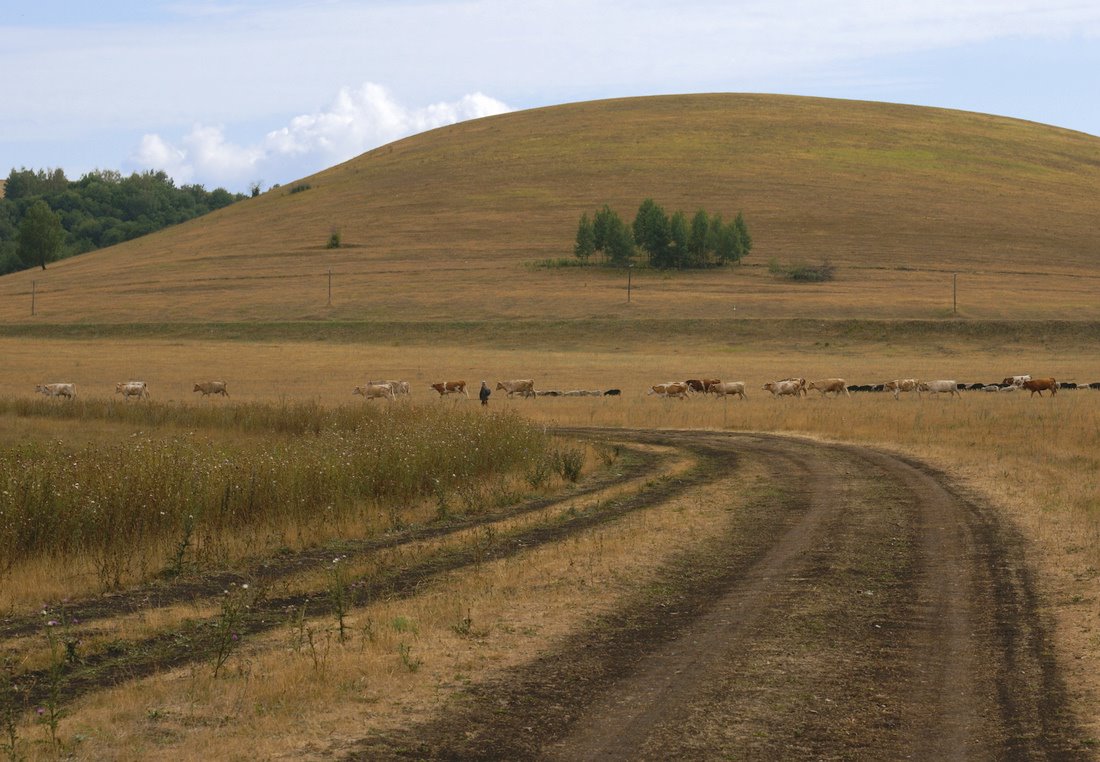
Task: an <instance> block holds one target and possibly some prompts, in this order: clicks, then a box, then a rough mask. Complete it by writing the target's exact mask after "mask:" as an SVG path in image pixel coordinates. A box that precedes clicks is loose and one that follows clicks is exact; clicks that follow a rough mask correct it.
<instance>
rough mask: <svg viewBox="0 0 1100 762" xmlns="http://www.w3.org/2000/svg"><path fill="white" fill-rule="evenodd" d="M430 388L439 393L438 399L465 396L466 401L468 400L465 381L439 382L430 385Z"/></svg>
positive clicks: (468, 395)
mask: <svg viewBox="0 0 1100 762" xmlns="http://www.w3.org/2000/svg"><path fill="white" fill-rule="evenodd" d="M432 388H433V389H435V390H436V391H437V392H439V399H443V398H444V397H445V396H446V395H448V394H465V395H466V399H470V394H469V392H467V391H466V382H465V381H440V382H439V383H436V384H432Z"/></svg>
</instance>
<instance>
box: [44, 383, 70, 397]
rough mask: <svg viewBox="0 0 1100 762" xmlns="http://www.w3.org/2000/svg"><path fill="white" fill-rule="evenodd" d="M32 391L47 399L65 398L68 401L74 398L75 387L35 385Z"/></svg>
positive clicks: (66, 385) (67, 385) (68, 385)
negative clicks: (43, 395)
mask: <svg viewBox="0 0 1100 762" xmlns="http://www.w3.org/2000/svg"><path fill="white" fill-rule="evenodd" d="M34 390H35V391H36V392H39V393H41V394H45V395H46V396H47V397H67V398H69V399H74V398H75V397H76V386H75V385H74V384H35V385H34Z"/></svg>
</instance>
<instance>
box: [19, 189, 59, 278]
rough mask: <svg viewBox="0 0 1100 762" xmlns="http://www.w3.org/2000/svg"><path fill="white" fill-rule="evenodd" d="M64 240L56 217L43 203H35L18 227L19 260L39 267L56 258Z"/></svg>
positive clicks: (44, 266) (43, 266)
mask: <svg viewBox="0 0 1100 762" xmlns="http://www.w3.org/2000/svg"><path fill="white" fill-rule="evenodd" d="M64 239H65V229H64V228H63V227H61V218H60V217H58V216H57V215H56V214H55V213H54V212H53V211H52V210H51V209H50V206H49V204H47V203H46V202H45V201H42V200H39V201H35V202H34V203H33V204H32V205H31V208H30V209H28V210H27V213H26V214H25V215H23V222H22V224H21V225H20V226H19V258H20V259H22V260H23V261H24V262H26V263H27V264H29V265H31V266H33V265H41V266H42V269H43V270H45V269H46V263H47V262H52V261H53V260H54V259H56V258H57V253H58V251H59V250H60V249H61V242H62V241H63V240H64Z"/></svg>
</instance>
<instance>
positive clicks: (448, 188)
mask: <svg viewBox="0 0 1100 762" xmlns="http://www.w3.org/2000/svg"><path fill="white" fill-rule="evenodd" d="M305 182H306V183H308V184H309V185H310V186H311V188H310V189H309V190H307V191H305V192H301V193H290V192H289V188H288V187H284V188H279V189H275V190H273V191H270V192H268V193H265V194H263V195H262V196H260V197H258V198H255V199H249V200H247V201H244V202H241V203H240V204H236V205H234V206H232V207H230V208H227V209H224V210H221V211H219V212H217V213H215V214H212V215H209V216H207V217H204V218H201V219H197V220H193V221H191V222H189V223H186V224H184V225H180V226H178V227H176V228H172V229H169V230H166V231H162V232H161V233H158V234H155V235H152V236H148V237H146V238H142V239H139V240H136V241H132V242H129V243H127V244H124V245H122V246H118V247H114V248H112V249H109V250H104V251H100V252H96V253H92V254H88V255H84V256H81V257H77V258H74V259H70V260H66V261H64V262H60V263H57V264H55V265H52V266H51V267H50V268H49V269H48V270H47V271H45V272H43V271H41V270H37V271H33V270H30V271H27V272H24V273H19V274H15V275H11V276H7V277H5V278H2V279H0V320H2V321H3V322H4V323H5V324H8V325H12V324H19V325H31V324H42V323H47V324H52V323H73V322H76V323H100V324H102V323H149V322H163V321H186V322H200V323H201V322H205V321H211V320H213V321H229V322H257V321H258V322H266V321H293V320H331V319H335V320H366V321H378V320H395V319H396V320H402V321H412V322H417V321H429V320H454V319H456V318H457V319H466V320H480V319H484V318H486V317H494V318H510V317H528V316H541V317H547V318H551V317H552V318H558V319H564V318H581V317H583V318H588V317H593V316H618V317H624V318H630V319H633V318H637V317H656V318H661V317H669V316H683V315H685V314H688V315H691V316H701V315H717V316H721V317H732V316H733V307H734V306H736V307H737V316H739V317H758V318H768V317H773V316H777V315H784V316H785V315H791V314H798V315H813V316H823V317H848V316H852V315H853V314H855V315H860V316H863V317H880V318H899V317H904V318H942V317H945V316H950V315H951V314H952V292H951V274H952V273H955V272H958V273H960V278H959V312H960V314H961V315H963V316H966V317H970V318H985V319H995V318H1019V317H1025V318H1030V319H1051V318H1064V319H1082V318H1088V319H1091V320H1097V319H1100V306H1098V300H1096V299H1095V298H1093V296H1092V294H1093V293H1094V292H1095V284H1096V283H1097V277H1098V276H1100V260H1098V259H1097V257H1096V253H1095V237H1094V235H1093V232H1092V231H1093V227H1094V224H1095V220H1096V218H1097V216H1098V213H1100V198H1098V197H1097V194H1096V193H1095V189H1096V188H1097V187H1098V185H1100V139H1098V138H1096V137H1092V136H1089V135H1084V134H1081V133H1075V132H1070V131H1067V130H1061V129H1056V128H1053V127H1048V126H1043V125H1039V124H1035V123H1030V122H1022V121H1018V120H1012V119H1005V118H998V117H992V116H985V115H980V114H970V113H965V112H957V111H946V110H938V109H928V108H919V107H910V106H898V105H888V104H875V103H860V102H852V101H836V100H825V99H816V98H794V97H779V96H760V95H734V94H725V95H692V96H667V97H657V98H635V99H624V100H614V101H599V102H591V103H581V104H572V105H568V106H558V107H554V108H546V109H537V110H533V111H526V112H517V113H512V114H506V115H502V116H498V117H492V118H488V119H481V120H475V121H471V122H465V123H462V124H458V125H454V126H451V127H447V128H444V129H440V130H435V131H432V132H429V133H425V134H422V135H418V136H415V137H412V138H409V139H406V140H402V141H400V142H398V143H395V144H392V145H389V146H385V147H382V148H379V149H377V150H375V151H372V152H370V153H367V154H364V155H363V156H360V157H358V158H356V159H353V160H351V161H349V162H347V163H345V164H342V165H339V166H337V167H333V168H331V169H329V170H326V171H324V172H321V173H319V174H317V175H315V176H313V177H310V178H306V180H305ZM291 185H294V184H291ZM647 197H652V198H654V199H656V200H657V201H658V202H659V203H661V204H662V205H663V206H665V207H666V209H669V210H670V211H673V210H677V209H681V210H683V211H685V212H686V213H688V214H692V213H694V212H695V211H696V210H697V209H700V208H703V209H706V210H708V211H709V212H711V213H720V214H722V215H723V216H724V217H725V218H726V219H731V218H732V217H733V216H734V215H736V214H737V212H738V211H743V212H744V214H745V216H746V219H747V220H748V222H749V225H750V228H751V230H752V233H753V236H754V240H755V243H756V246H755V248H754V250H753V252H752V254H751V256H750V257H749V258H748V260H747V262H746V265H747V266H746V267H743V268H734V269H732V270H729V271H723V272H712V273H694V274H653V273H636V274H635V275H636V277H637V286H638V289H639V290H638V291H637V292H636V293H635V294H634V295H633V298H632V301H631V304H630V305H627V304H626V300H625V293H624V291H625V289H624V286H625V283H624V280H625V279H624V278H623V275H622V273H616V272H605V271H595V270H590V269H589V270H584V271H578V270H573V269H570V270H533V269H530V268H528V267H525V263H530V262H534V261H538V260H543V259H547V258H557V257H569V256H571V252H572V245H573V236H574V234H575V231H576V226H577V221H578V219H579V218H580V215H581V213H582V212H585V211H589V212H591V211H593V210H595V209H596V208H598V207H600V206H602V205H603V204H605V203H606V204H610V205H611V206H612V207H613V208H615V209H616V210H618V211H619V212H620V214H621V215H622V216H623V217H624V218H625V219H627V220H631V219H633V216H634V213H635V212H636V210H637V208H638V205H639V204H640V203H641V201H642V200H643V199H645V198H647ZM334 226H337V227H339V228H340V229H341V233H342V237H343V240H344V242H345V243H346V244H347V246H346V247H344V248H341V249H336V250H326V249H324V248H323V246H324V244H325V242H326V241H327V239H328V236H329V234H330V232H331V229H332V228H333V227H334ZM773 257H774V258H776V259H778V260H779V261H781V262H783V263H787V264H789V263H792V262H796V261H802V262H807V263H813V264H816V263H818V262H820V261H821V260H822V259H823V258H828V259H829V260H830V261H831V262H832V263H833V264H834V265H836V266H837V268H838V273H839V275H838V278H837V280H836V282H834V283H831V284H827V285H824V286H794V285H791V284H789V283H786V282H782V281H775V280H774V279H773V278H772V277H770V276H769V275H768V274H767V271H766V264H767V262H768V261H769V259H771V258H773ZM329 270H332V271H333V273H334V276H333V281H332V300H331V305H330V304H329V299H328V276H327V273H328V271H329ZM32 280H34V281H36V288H37V298H36V305H35V307H36V312H37V313H38V314H37V315H36V316H35V317H32V316H31V314H30V311H31V310H30V307H31V304H30V301H31V281H32ZM563 291H564V292H566V293H568V294H569V298H568V299H564V300H563V299H561V298H560V296H561V294H562V293H563ZM688 306H690V310H689V311H688V312H687V313H685V308H686V307H688Z"/></svg>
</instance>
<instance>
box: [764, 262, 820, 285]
mask: <svg viewBox="0 0 1100 762" xmlns="http://www.w3.org/2000/svg"><path fill="white" fill-rule="evenodd" d="M768 272H770V273H771V274H772V275H774V276H776V277H777V278H786V279H787V280H793V281H798V282H801V283H824V282H825V281H830V280H832V279H833V277H834V276H835V275H836V267H834V266H833V265H832V264H830V262H829V260H828V259H825V260H823V261H822V262H821V264H820V265H807V264H803V263H801V262H796V263H794V264H791V265H788V266H786V267H784V266H783V265H781V264H779V260H777V259H775V258H772V259H771V260H769V261H768Z"/></svg>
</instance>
